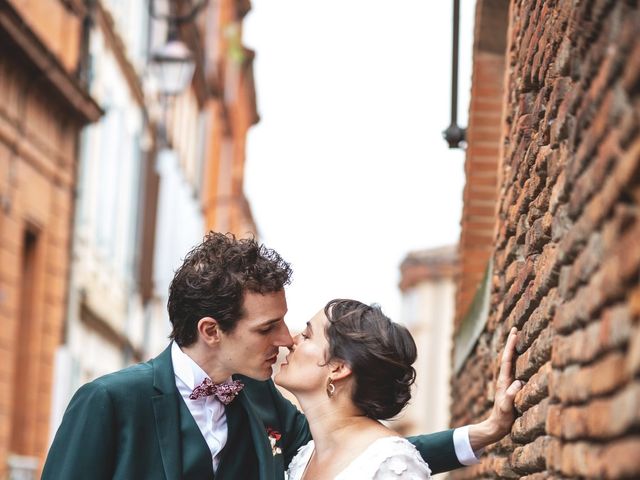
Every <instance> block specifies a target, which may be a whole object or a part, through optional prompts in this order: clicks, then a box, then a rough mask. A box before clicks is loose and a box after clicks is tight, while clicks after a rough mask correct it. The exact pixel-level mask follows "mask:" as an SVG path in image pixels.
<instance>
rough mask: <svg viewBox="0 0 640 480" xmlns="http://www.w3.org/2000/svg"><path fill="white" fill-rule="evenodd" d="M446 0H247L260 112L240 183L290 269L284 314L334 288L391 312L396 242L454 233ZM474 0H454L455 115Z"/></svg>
mask: <svg viewBox="0 0 640 480" xmlns="http://www.w3.org/2000/svg"><path fill="white" fill-rule="evenodd" d="M451 3H452V2H450V1H435V2H434V1H427V0H394V1H388V0H387V1H380V0H340V1H326V0H325V1H320V0H253V1H252V5H253V9H252V11H251V12H250V13H249V15H248V16H247V17H246V19H245V23H244V25H245V30H244V43H245V44H246V45H247V46H248V47H250V48H252V49H254V50H255V51H256V60H255V65H254V68H255V77H256V90H257V95H258V111H259V113H260V118H261V120H260V123H259V124H257V125H256V126H254V127H253V128H252V129H251V131H250V133H249V138H248V145H247V148H248V151H247V166H246V184H245V189H246V194H247V196H248V198H249V201H250V203H251V207H252V210H253V214H254V217H255V220H256V223H257V226H258V231H259V235H260V239H261V240H262V241H264V242H265V243H266V244H267V245H268V246H269V247H272V248H275V249H276V250H278V251H279V252H280V253H281V254H282V255H283V256H284V258H285V259H286V260H287V261H289V262H291V263H292V265H293V268H294V280H293V284H292V285H291V286H290V287H289V288H288V291H287V298H288V302H289V314H288V315H287V322H288V323H289V325H290V326H291V327H292V328H293V329H298V328H300V326H301V325H303V324H304V323H305V322H306V321H307V320H308V319H309V318H310V317H311V316H312V315H313V314H314V313H315V312H316V311H318V310H319V309H320V308H322V307H323V306H324V304H325V303H326V302H327V301H328V300H330V299H332V298H335V297H341V298H344V297H348V298H356V299H358V300H361V301H364V302H366V303H372V302H376V303H379V304H381V305H382V307H383V310H384V311H385V312H386V313H387V314H388V315H389V316H391V317H392V318H394V319H399V318H400V302H401V297H400V292H399V289H398V286H397V285H398V281H399V278H400V275H399V265H400V262H401V261H402V259H403V258H404V257H405V256H406V254H407V253H409V252H410V251H413V250H419V249H424V248H429V247H435V246H441V245H446V244H453V243H456V242H457V240H458V236H459V232H460V227H459V223H460V215H461V208H462V189H463V186H464V171H463V166H464V155H463V151H462V150H449V149H448V148H447V146H446V143H445V142H444V140H443V139H442V135H441V132H442V130H444V128H446V126H447V125H448V124H449V102H450V79H451V73H450V72H451V27H452V10H451V8H452V7H451ZM474 3H475V2H474V1H473V0H462V2H461V4H462V14H461V17H462V18H461V28H460V31H461V56H462V57H461V64H460V69H461V70H460V77H461V80H460V82H461V83H460V95H459V105H460V108H459V118H460V122H459V123H460V124H462V125H466V121H467V120H466V119H467V108H468V99H469V85H470V78H469V76H470V56H471V41H472V26H473V9H474Z"/></svg>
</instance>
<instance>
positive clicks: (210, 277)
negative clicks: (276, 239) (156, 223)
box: [167, 232, 292, 347]
mask: <svg viewBox="0 0 640 480" xmlns="http://www.w3.org/2000/svg"><path fill="white" fill-rule="evenodd" d="M291 273H292V271H291V266H290V265H289V264H288V263H287V262H285V261H284V260H283V259H282V257H281V256H280V255H279V254H278V253H277V252H276V251H275V250H271V249H269V248H266V247H265V246H264V245H262V244H258V243H257V242H256V240H255V239H253V238H249V239H236V237H235V236H234V235H232V234H230V233H227V234H222V233H217V232H209V233H208V234H207V235H206V236H205V237H204V240H203V242H202V243H201V244H200V245H198V246H196V247H195V248H193V249H192V250H191V251H190V252H189V253H188V254H187V256H186V258H185V259H184V262H183V264H182V266H181V267H180V268H178V270H177V271H176V273H175V275H174V277H173V280H172V281H171V285H170V286H169V303H168V306H167V307H168V310H169V318H170V320H171V323H172V325H173V331H172V332H171V336H170V337H171V338H172V339H173V340H175V341H176V343H177V344H178V345H180V346H181V347H184V346H189V345H191V344H193V343H194V342H195V341H196V338H197V334H198V331H197V325H198V322H199V321H200V319H201V318H204V317H211V318H213V319H215V320H216V321H217V322H218V324H219V325H220V328H221V329H222V330H223V331H226V332H230V331H232V330H233V329H234V328H235V326H236V323H237V321H238V320H239V319H240V318H242V315H243V311H242V304H243V299H244V293H245V292H247V291H248V292H254V293H262V294H265V293H274V292H279V291H280V290H282V289H283V288H284V286H285V285H287V284H288V283H289V282H290V281H291Z"/></svg>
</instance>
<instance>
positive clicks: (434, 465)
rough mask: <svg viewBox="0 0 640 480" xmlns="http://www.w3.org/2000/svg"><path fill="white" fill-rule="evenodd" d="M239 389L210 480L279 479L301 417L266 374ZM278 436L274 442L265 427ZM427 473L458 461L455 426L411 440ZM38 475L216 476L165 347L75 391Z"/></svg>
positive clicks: (301, 429)
mask: <svg viewBox="0 0 640 480" xmlns="http://www.w3.org/2000/svg"><path fill="white" fill-rule="evenodd" d="M237 378H239V379H240V380H241V381H242V382H243V383H244V384H245V388H244V390H243V391H242V392H241V393H240V394H239V395H238V398H237V399H236V400H234V401H233V402H232V403H231V404H230V405H228V406H227V407H226V416H227V424H228V430H229V436H228V440H227V444H226V446H225V448H224V450H223V451H222V455H221V461H220V464H219V466H218V469H217V471H216V474H215V478H216V479H227V478H228V479H252V478H256V479H260V480H273V479H282V478H284V472H285V470H286V467H287V465H288V464H289V462H290V461H291V459H292V458H293V456H294V455H295V453H296V452H297V451H298V449H299V448H300V447H301V446H302V445H304V444H306V443H307V442H308V441H309V440H310V439H311V435H310V432H309V426H308V424H307V421H306V419H305V417H304V415H303V414H301V413H300V412H299V411H298V409H297V408H296V407H295V406H294V405H292V404H291V403H290V402H289V401H288V400H286V399H285V398H284V397H282V395H280V393H279V392H278V390H277V389H276V388H275V386H274V384H273V382H272V381H271V380H269V381H266V382H259V381H256V380H252V379H250V378H247V377H242V376H237ZM268 429H269V430H271V431H275V432H277V433H276V434H274V433H272V434H271V436H272V438H275V437H279V439H278V441H277V444H276V445H275V448H273V447H272V445H271V444H270V438H269V435H268V433H267V431H268ZM409 440H411V441H412V442H413V443H414V444H415V445H416V447H418V450H419V451H420V453H421V454H422V456H423V457H424V459H425V461H426V462H427V463H428V464H429V467H430V468H431V470H432V472H433V473H438V472H442V471H447V470H451V469H454V468H458V467H460V466H461V465H460V463H459V462H458V459H457V457H456V454H455V450H454V446H453V431H452V430H448V431H444V432H439V433H435V434H431V435H421V436H418V437H412V438H410V439H409ZM42 478H43V479H45V480H47V479H51V480H66V479H87V478H91V479H92V480H99V479H121V480H132V479H136V480H138V479H166V480H178V479H184V480H190V479H194V480H195V479H213V478H214V474H213V467H212V459H211V452H210V450H209V448H208V446H207V444H206V442H205V440H204V438H203V437H202V434H201V433H200V430H199V429H198V426H197V425H196V423H195V420H194V419H193V417H192V416H191V414H190V413H189V410H188V408H187V407H186V405H185V403H184V401H183V399H182V397H181V396H180V394H179V393H178V390H177V388H176V384H175V377H174V372H173V365H172V362H171V348H170V346H169V348H167V349H166V350H165V351H164V352H163V353H162V354H160V355H159V356H158V357H157V358H155V359H153V360H150V361H149V362H147V363H141V364H138V365H135V366H132V367H129V368H126V369H124V370H121V371H119V372H116V373H112V374H110V375H106V376H104V377H100V378H98V379H97V380H95V381H93V382H91V383H88V384H86V385H84V386H83V387H81V388H80V389H79V390H78V392H77V393H76V394H75V395H74V397H73V398H72V400H71V402H70V403H69V406H68V407H67V411H66V412H65V415H64V418H63V420H62V424H61V425H60V428H59V429H58V432H57V433H56V436H55V439H54V441H53V444H52V445H51V449H50V450H49V454H48V456H47V460H46V462H45V466H44V470H43V474H42Z"/></svg>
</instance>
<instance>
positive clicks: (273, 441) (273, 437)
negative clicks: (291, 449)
mask: <svg viewBox="0 0 640 480" xmlns="http://www.w3.org/2000/svg"><path fill="white" fill-rule="evenodd" d="M267 435H268V436H269V444H270V445H271V453H272V454H273V456H274V457H275V456H276V455H280V454H281V453H282V449H281V448H280V447H279V446H278V445H277V443H278V441H279V440H280V438H281V437H282V435H281V434H280V432H278V431H277V430H274V429H273V428H271V427H267Z"/></svg>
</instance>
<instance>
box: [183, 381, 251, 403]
mask: <svg viewBox="0 0 640 480" xmlns="http://www.w3.org/2000/svg"><path fill="white" fill-rule="evenodd" d="M243 388H244V384H243V383H242V382H241V381H239V380H233V381H232V382H229V383H218V384H217V385H216V384H215V383H213V382H212V381H211V379H210V378H205V379H204V380H203V381H202V383H201V384H200V385H198V386H197V387H196V388H194V389H193V392H191V395H189V398H190V399H191V400H196V399H198V398H201V397H208V396H209V395H215V396H216V397H217V398H218V400H220V401H221V402H222V403H224V404H225V405H229V404H230V403H231V402H232V401H233V399H234V398H236V397H237V396H238V394H239V393H240V390H242V389H243Z"/></svg>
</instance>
